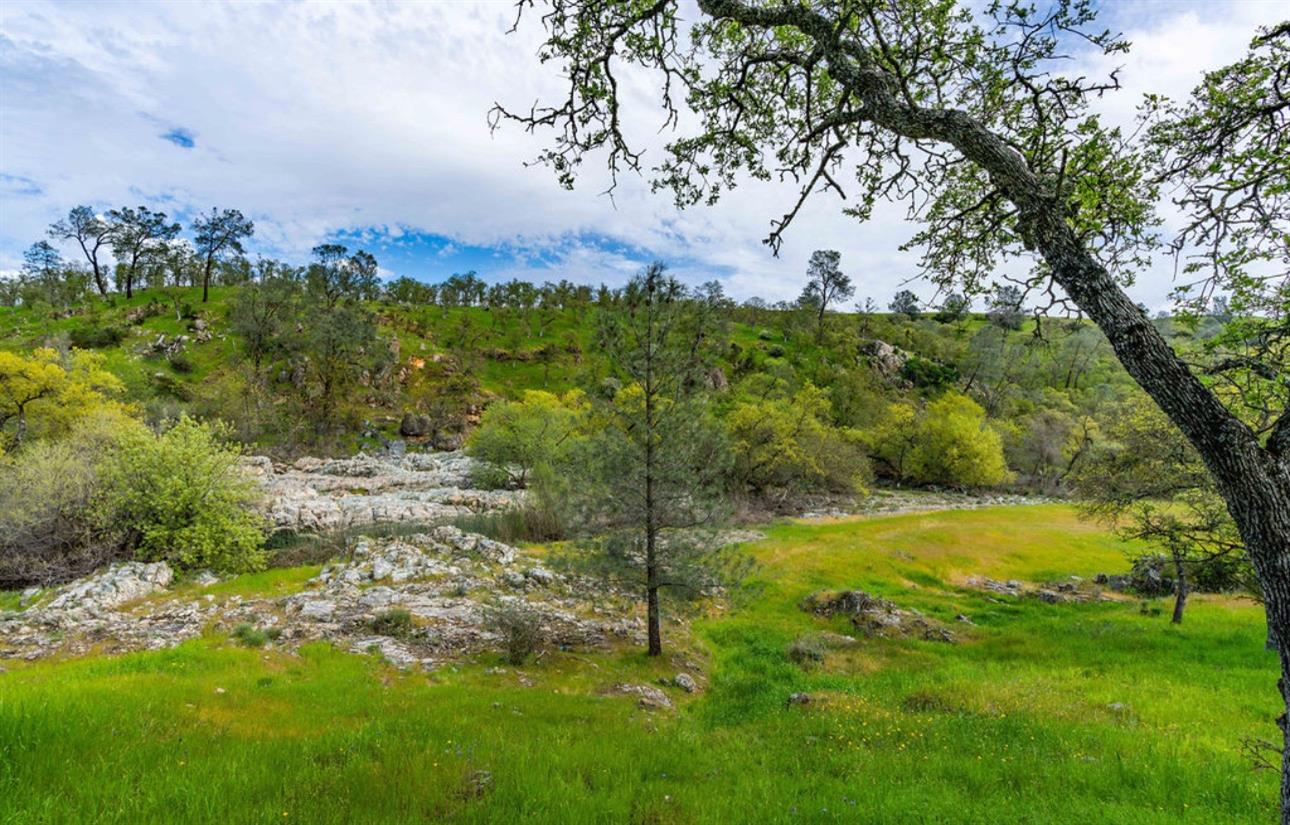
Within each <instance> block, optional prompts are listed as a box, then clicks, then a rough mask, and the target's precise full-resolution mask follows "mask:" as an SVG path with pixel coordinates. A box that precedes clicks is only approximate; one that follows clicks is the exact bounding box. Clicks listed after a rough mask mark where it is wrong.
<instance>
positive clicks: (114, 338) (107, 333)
mask: <svg viewBox="0 0 1290 825" xmlns="http://www.w3.org/2000/svg"><path fill="white" fill-rule="evenodd" d="M67 337H68V340H70V341H71V343H72V346H74V347H76V348H77V349H102V348H103V347H115V346H116V345H117V344H120V343H121V342H122V341H124V340H125V331H124V330H122V329H121V328H120V327H75V328H73V329H72V330H71V331H70V332H69V333H68V334H67Z"/></svg>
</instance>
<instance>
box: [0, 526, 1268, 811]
mask: <svg viewBox="0 0 1290 825" xmlns="http://www.w3.org/2000/svg"><path fill="white" fill-rule="evenodd" d="M767 532H768V538H767V539H766V540H764V541H761V542H757V543H754V544H751V545H748V546H747V552H749V553H751V554H753V556H754V557H755V558H756V560H757V562H758V566H757V568H756V572H755V573H754V576H753V580H752V581H751V582H750V583H749V585H748V587H747V588H746V589H745V590H743V591H741V592H740V593H739V594H737V595H736V596H735V598H734V599H733V602H732V604H731V605H730V607H729V609H726V610H714V611H711V612H707V613H705V614H704V615H701V616H698V617H696V618H695V620H694V621H693V622H692V623H691V624H689V626H688V628H682V627H670V628H669V629H668V632H669V637H670V638H671V639H673V640H675V641H676V642H677V643H678V645H677V647H675V648H674V650H678V652H677V653H676V654H675V655H674V656H673V657H672V658H669V657H667V656H665V657H663V658H662V660H658V661H649V660H647V658H646V657H645V656H643V655H642V654H641V653H640V651H638V650H635V649H623V650H619V651H616V652H603V653H585V652H577V653H561V652H556V651H552V652H551V653H548V654H547V655H545V656H543V657H542V658H540V659H539V660H538V661H536V662H534V663H532V664H530V665H528V666H525V667H523V668H519V669H515V668H510V667H504V668H502V669H500V670H499V669H497V665H498V661H497V659H496V658H495V657H493V656H484V657H481V658H480V659H478V660H475V661H472V662H467V663H464V664H463V665H462V666H460V667H447V668H443V669H440V670H438V671H436V672H434V673H431V674H429V675H426V674H417V673H407V674H404V673H399V672H397V671H395V670H393V669H391V668H389V667H387V666H385V665H383V664H382V663H381V662H379V661H377V660H375V659H374V658H371V657H361V656H353V655H349V654H343V653H339V652H336V651H334V650H332V649H330V648H328V647H324V646H313V647H308V648H305V649H303V650H301V651H300V652H299V655H290V654H287V653H285V652H282V651H278V650H271V649H268V650H249V649H246V648H242V647H240V646H238V645H236V643H234V642H233V641H231V640H228V639H226V638H223V637H220V636H217V635H210V636H208V637H207V638H204V639H202V640H199V641H196V642H192V643H188V644H185V645H183V646H181V647H179V648H177V649H175V650H171V651H165V652H157V653H142V654H134V655H128V656H123V657H120V658H111V659H104V658H85V659H80V660H74V661H62V662H46V663H38V664H26V663H6V665H5V667H6V668H7V669H8V670H7V672H4V673H0V822H14V823H17V822H22V823H35V822H72V821H87V820H92V821H97V822H143V821H147V822H160V821H175V822H178V821H182V822H268V821H277V822H292V821H295V822H311V823H312V822H390V823H394V822H407V821H413V820H418V819H425V820H434V821H450V822H498V821H540V822H552V821H559V822H651V823H702V822H712V823H718V822H750V821H758V822H785V823H788V822H793V823H798V822H884V823H888V822H982V823H986V822H989V823H994V822H1035V823H1058V822H1072V823H1087V822H1123V823H1148V822H1197V823H1201V822H1213V823H1218V822H1223V823H1234V822H1266V821H1269V820H1270V819H1271V818H1272V817H1273V816H1274V810H1275V808H1274V801H1275V796H1276V777H1275V775H1274V774H1273V773H1272V772H1266V771H1264V772H1259V771H1255V770H1254V769H1253V768H1252V766H1251V764H1250V762H1249V761H1248V760H1247V759H1246V758H1245V757H1244V756H1243V755H1242V752H1241V750H1242V742H1243V740H1244V739H1246V738H1247V737H1253V738H1272V737H1273V735H1274V734H1275V732H1276V728H1275V725H1274V723H1273V721H1272V720H1273V719H1274V717H1275V715H1276V713H1277V697H1276V695H1275V694H1276V691H1275V689H1274V687H1273V685H1274V682H1275V672H1276V664H1275V660H1274V657H1273V656H1272V654H1270V653H1268V652H1266V651H1265V650H1264V646H1263V642H1264V628H1263V622H1262V617H1261V614H1260V611H1259V610H1258V608H1257V606H1255V605H1252V604H1250V603H1248V602H1243V601H1236V600H1230V599H1227V598H1220V597H1197V602H1196V604H1195V605H1194V607H1193V608H1192V609H1191V611H1190V612H1189V614H1188V617H1187V621H1186V623H1185V624H1184V625H1182V626H1181V627H1171V626H1170V625H1169V624H1168V617H1167V615H1159V614H1155V613H1153V612H1152V611H1150V610H1147V611H1142V610H1140V607H1139V604H1138V603H1137V602H1133V601H1110V602H1100V603H1099V602H1090V603H1082V604H1056V605H1052V604H1045V603H1042V602H1040V601H1038V600H1035V599H1022V600H1010V599H1007V598H1004V597H997V596H991V595H990V594H987V593H984V592H981V591H978V590H974V589H970V588H968V587H966V586H964V582H965V579H966V577H967V576H969V575H972V574H979V575H988V576H991V577H994V578H1009V577H1016V578H1021V579H1027V580H1045V579H1049V578H1057V577H1065V576H1068V575H1071V574H1077V575H1082V576H1088V575H1091V574H1093V573H1095V572H1098V571H1104V570H1105V571H1115V570H1121V569H1123V568H1124V567H1125V566H1126V565H1127V563H1126V561H1125V553H1124V551H1125V547H1124V546H1123V545H1122V544H1121V543H1119V542H1118V541H1117V540H1115V539H1114V538H1113V537H1111V536H1109V535H1107V534H1105V533H1103V532H1101V531H1099V530H1097V529H1096V528H1094V527H1092V526H1090V525H1088V524H1086V523H1084V522H1081V521H1079V520H1078V519H1077V518H1076V516H1075V514H1074V513H1073V511H1072V510H1071V509H1069V508H1066V507H1061V506H1042V507H1015V508H994V509H986V510H977V511H960V512H940V513H931V514H911V515H900V516H894V517H883V518H872V519H853V520H844V521H832V522H828V521H821V522H811V523H806V522H791V523H782V524H778V525H775V526H772V527H770V528H768V530H767ZM307 572H309V571H301V572H300V573H299V574H297V573H296V572H295V571H273V572H272V573H270V574H258V575H257V576H256V577H245V578H243V579H240V580H234V581H232V582H229V583H227V584H225V585H221V587H225V588H229V589H230V592H240V593H254V592H261V591H268V592H282V591H281V588H283V587H288V588H289V587H291V586H293V585H294V583H296V582H298V581H299V580H301V579H303V578H304V576H305V574H306V573H307ZM821 588H831V589H837V588H863V589H865V590H868V591H870V592H874V593H877V594H880V595H882V596H885V597H887V598H890V599H892V600H893V601H895V602H897V603H898V604H899V605H900V606H902V607H906V608H917V609H920V610H922V611H924V612H925V613H927V614H928V615H929V616H931V617H933V618H935V619H938V620H941V621H944V622H946V623H948V624H949V626H950V627H952V628H953V630H954V632H955V633H956V634H957V635H958V636H959V638H960V643H959V644H954V645H948V644H939V643H934V642H925V641H915V640H883V639H862V640H861V641H860V642H859V643H857V644H855V645H854V646H850V647H844V648H837V649H834V650H832V651H831V652H830V653H829V654H828V655H827V657H826V659H825V661H824V662H823V663H822V664H821V665H819V666H818V667H815V668H812V669H803V668H801V667H799V666H797V665H794V664H793V663H791V662H790V661H789V659H788V658H787V657H786V655H785V650H786V648H787V646H788V645H789V644H791V643H792V642H793V640H794V639H796V638H797V637H799V636H801V635H802V634H808V633H816V632H819V631H823V630H832V631H835V632H847V631H848V630H849V626H848V625H847V623H846V622H845V621H844V620H842V619H840V618H839V619H833V620H826V619H821V618H816V617H813V616H811V615H809V614H807V613H805V612H803V611H802V610H800V609H799V607H798V603H799V602H800V601H801V599H802V598H803V597H804V596H806V595H807V594H808V593H810V592H812V591H814V590H817V589H821ZM960 613H962V614H965V615H966V616H968V617H969V618H970V619H971V620H972V622H973V624H971V625H968V624H963V623H958V622H955V620H954V617H955V616H956V615H957V614H960ZM679 669H687V670H689V671H690V672H694V673H696V674H698V675H701V676H702V681H704V682H705V683H706V689H705V690H704V691H703V692H701V693H699V694H697V695H695V696H692V697H691V696H687V695H685V694H683V693H681V692H680V691H676V690H670V693H671V695H672V698H673V700H674V701H675V702H676V703H677V705H678V707H677V709H676V710H675V711H670V712H666V711H665V712H658V713H647V712H645V711H642V710H639V709H637V708H636V707H635V705H634V703H633V701H632V700H631V699H630V698H627V697H619V696H607V695H604V691H605V689H606V688H607V687H609V686H610V685H612V684H614V683H616V682H622V681H630V682H650V681H653V680H655V679H658V678H662V677H670V676H672V675H673V674H674V673H675V672H676V671H677V670H679ZM796 692H807V693H809V694H810V695H811V696H812V698H813V701H812V702H811V703H810V704H808V705H805V706H787V705H786V701H787V699H788V697H789V696H790V695H791V694H793V693H796Z"/></svg>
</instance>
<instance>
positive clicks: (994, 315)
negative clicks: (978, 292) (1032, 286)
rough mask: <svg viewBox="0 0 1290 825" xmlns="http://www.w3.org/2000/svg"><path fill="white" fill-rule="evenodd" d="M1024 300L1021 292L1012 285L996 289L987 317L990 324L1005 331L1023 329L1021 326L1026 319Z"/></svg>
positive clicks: (990, 301) (1004, 285)
mask: <svg viewBox="0 0 1290 825" xmlns="http://www.w3.org/2000/svg"><path fill="white" fill-rule="evenodd" d="M1022 300H1023V299H1022V294H1021V290H1020V289H1018V288H1017V287H1015V286H1013V285H1011V284H1003V285H1001V286H999V287H996V288H995V290H994V293H993V294H992V295H991V296H990V299H989V304H990V309H989V311H987V312H986V314H985V317H986V318H988V319H989V321H990V323H992V324H994V325H995V326H998V327H1002V328H1003V329H1011V330H1018V329H1021V324H1022V322H1023V321H1025V318H1026V316H1025V313H1024V312H1023V311H1022V309H1021V302H1022Z"/></svg>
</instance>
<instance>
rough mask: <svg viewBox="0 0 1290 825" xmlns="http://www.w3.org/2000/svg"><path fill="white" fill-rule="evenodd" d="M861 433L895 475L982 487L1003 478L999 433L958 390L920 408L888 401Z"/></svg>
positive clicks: (1006, 473) (925, 481) (1005, 469)
mask: <svg viewBox="0 0 1290 825" xmlns="http://www.w3.org/2000/svg"><path fill="white" fill-rule="evenodd" d="M863 438H864V441H865V443H866V444H867V445H868V446H869V449H870V452H871V454H872V455H873V456H874V457H875V458H876V459H878V460H879V461H881V462H882V464H883V466H884V467H885V468H886V470H887V471H888V473H889V474H891V475H893V476H895V477H896V478H898V479H900V480H904V481H914V482H918V483H921V484H946V485H952V486H960V487H985V486H991V485H995V484H999V483H1001V482H1003V481H1006V480H1007V479H1008V478H1009V471H1008V466H1007V463H1006V462H1005V460H1004V455H1003V440H1002V438H1001V437H1000V436H999V433H998V432H996V431H995V430H994V429H993V428H992V427H991V426H990V425H989V423H988V422H987V421H986V417H985V411H984V410H982V409H981V406H980V405H979V404H977V403H976V402H975V401H973V400H972V399H970V398H968V397H966V396H963V395H960V394H958V393H954V392H947V393H945V394H944V395H942V396H941V397H940V398H938V399H936V400H935V401H932V402H930V403H929V404H927V405H926V406H925V407H924V408H923V409H921V410H918V409H916V408H915V407H914V406H913V405H912V404H908V403H896V404H892V405H890V406H889V407H888V408H887V411H886V414H885V415H884V416H883V418H882V419H881V421H880V422H879V423H878V424H877V425H875V426H874V427H872V428H870V429H868V430H866V431H865V433H864V435H863Z"/></svg>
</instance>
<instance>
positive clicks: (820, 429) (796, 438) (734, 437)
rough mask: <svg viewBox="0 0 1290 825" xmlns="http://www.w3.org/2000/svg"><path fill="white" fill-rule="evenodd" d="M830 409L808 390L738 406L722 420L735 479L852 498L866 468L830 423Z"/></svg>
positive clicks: (854, 443)
mask: <svg viewBox="0 0 1290 825" xmlns="http://www.w3.org/2000/svg"><path fill="white" fill-rule="evenodd" d="M830 414H831V409H830V403H829V399H828V397H827V396H826V395H825V393H824V392H823V391H822V390H820V389H818V388H816V387H815V386H813V385H811V384H807V385H806V386H805V387H804V388H803V389H802V390H800V391H799V392H798V393H797V394H796V395H794V396H793V397H791V398H773V399H763V400H757V401H742V402H740V403H739V404H737V405H736V406H735V407H734V409H732V410H731V411H730V413H729V414H728V415H727V416H726V418H725V422H724V423H725V427H726V432H727V434H728V435H729V437H730V447H731V451H732V453H733V454H734V461H735V473H736V477H737V478H738V479H739V480H740V481H742V482H743V483H745V484H748V485H749V486H751V487H752V488H753V489H754V490H757V491H762V492H764V491H766V490H769V489H772V488H776V489H790V490H803V491H817V490H825V491H833V492H843V493H854V492H857V491H859V490H862V489H863V488H864V486H865V484H866V482H867V481H868V480H869V462H868V459H867V458H866V457H865V455H864V453H863V452H862V451H861V449H860V445H859V443H858V440H857V439H856V438H855V437H853V433H852V431H849V430H843V429H840V428H838V427H834V426H832V425H831V424H830V423H829V418H830Z"/></svg>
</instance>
